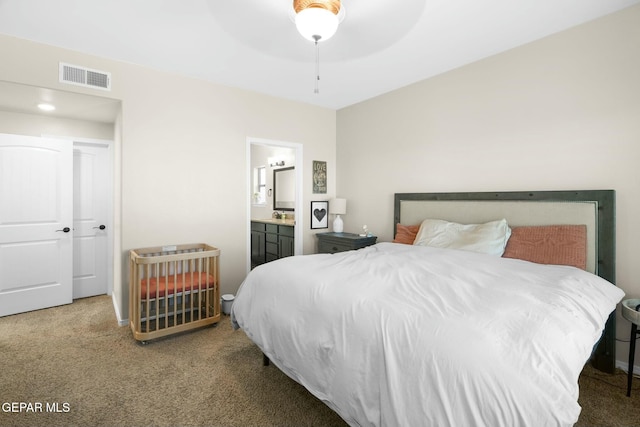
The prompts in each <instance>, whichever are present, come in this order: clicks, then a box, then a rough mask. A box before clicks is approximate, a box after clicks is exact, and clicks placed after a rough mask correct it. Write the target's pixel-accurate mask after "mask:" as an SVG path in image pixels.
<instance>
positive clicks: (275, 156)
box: [246, 138, 304, 272]
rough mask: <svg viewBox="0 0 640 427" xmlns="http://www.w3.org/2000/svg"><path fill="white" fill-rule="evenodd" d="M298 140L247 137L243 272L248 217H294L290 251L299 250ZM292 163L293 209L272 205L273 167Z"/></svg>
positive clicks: (249, 238) (300, 231)
mask: <svg viewBox="0 0 640 427" xmlns="http://www.w3.org/2000/svg"><path fill="white" fill-rule="evenodd" d="M302 165H303V162H302V144H298V143H292V142H284V141H274V140H266V139H261V138H247V218H248V220H247V246H246V247H247V272H248V271H249V270H251V258H252V257H251V220H263V219H269V218H273V214H274V212H278V213H279V214H282V213H284V214H285V216H289V218H291V217H293V218H294V220H295V221H294V224H295V225H294V243H293V247H294V255H300V254H302V247H303V245H302V230H303V222H304V221H303V216H302V188H303V183H302V177H303V166H302ZM291 167H293V168H294V169H293V171H294V172H295V173H294V174H293V175H294V177H295V185H294V186H293V187H294V192H293V194H294V200H293V206H294V207H293V209H286V210H281V209H276V206H274V193H275V191H274V190H275V189H274V182H273V176H274V170H282V169H285V168H291Z"/></svg>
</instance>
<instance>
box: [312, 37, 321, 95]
mask: <svg viewBox="0 0 640 427" xmlns="http://www.w3.org/2000/svg"><path fill="white" fill-rule="evenodd" d="M313 39H314V40H315V43H316V86H315V88H314V89H313V93H320V89H319V88H318V85H319V84H320V46H319V45H318V40H320V36H313Z"/></svg>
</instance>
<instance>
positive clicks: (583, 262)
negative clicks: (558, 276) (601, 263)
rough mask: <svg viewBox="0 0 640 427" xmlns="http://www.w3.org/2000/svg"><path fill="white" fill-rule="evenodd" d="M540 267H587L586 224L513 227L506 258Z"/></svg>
mask: <svg viewBox="0 0 640 427" xmlns="http://www.w3.org/2000/svg"><path fill="white" fill-rule="evenodd" d="M502 256H503V257H504V258H517V259H522V260H525V261H531V262H535V263H538V264H557V265H570V266H573V267H577V268H580V269H582V270H586V268H587V226H586V225H582V224H580V225H538V226H522V227H513V229H512V230H511V238H510V239H509V242H508V243H507V247H506V248H505V250H504V254H503V255H502Z"/></svg>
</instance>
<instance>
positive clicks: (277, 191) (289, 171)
mask: <svg viewBox="0 0 640 427" xmlns="http://www.w3.org/2000/svg"><path fill="white" fill-rule="evenodd" d="M295 205H296V171H295V167H293V166H292V167H290V168H282V169H275V170H274V171H273V210H276V211H292V210H294V208H295Z"/></svg>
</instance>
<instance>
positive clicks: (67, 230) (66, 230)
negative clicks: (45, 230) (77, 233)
mask: <svg viewBox="0 0 640 427" xmlns="http://www.w3.org/2000/svg"><path fill="white" fill-rule="evenodd" d="M56 231H64V232H65V233H68V232H70V231H71V229H70V228H69V227H65V228H63V229H62V230H56Z"/></svg>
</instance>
